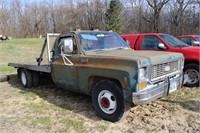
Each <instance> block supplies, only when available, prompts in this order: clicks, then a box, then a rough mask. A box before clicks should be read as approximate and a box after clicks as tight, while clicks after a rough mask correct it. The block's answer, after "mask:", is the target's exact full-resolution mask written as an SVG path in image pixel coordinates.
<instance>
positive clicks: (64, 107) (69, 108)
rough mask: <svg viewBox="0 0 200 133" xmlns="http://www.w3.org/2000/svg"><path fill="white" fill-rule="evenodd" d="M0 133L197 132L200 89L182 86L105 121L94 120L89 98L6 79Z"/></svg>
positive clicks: (2, 88)
mask: <svg viewBox="0 0 200 133" xmlns="http://www.w3.org/2000/svg"><path fill="white" fill-rule="evenodd" d="M0 132H3V133H29V132H31V133H32V132H34V133H36V132H37V133H49V132H56V133H60V132H81V133H84V132H92V133H99V132H105V133H121V132H126V133H146V132H147V133H149V132H155V133H159V132H160V133H173V132H174V133H183V132H188V133H198V132H199V133H200V87H197V88H187V87H184V88H182V89H181V90H177V91H176V92H174V93H172V94H171V95H170V96H169V97H167V98H162V99H159V100H157V101H155V102H152V103H150V104H148V105H142V106H135V107H132V108H131V110H130V112H129V114H128V116H127V117H126V118H125V119H124V120H122V121H119V122H116V123H111V122H108V121H104V120H102V119H101V118H99V117H98V116H96V114H95V112H94V109H93V108H92V105H91V98H90V97H89V96H85V95H82V94H78V93H74V92H70V91H66V90H63V89H60V88H58V87H56V86H55V85H54V84H53V83H52V82H49V80H47V81H43V83H42V85H41V86H39V87H37V88H33V89H24V88H23V87H21V85H20V83H19V81H18V79H17V76H16V75H12V76H11V79H10V80H9V81H8V82H3V83H0Z"/></svg>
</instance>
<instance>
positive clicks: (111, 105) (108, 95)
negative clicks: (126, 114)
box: [98, 90, 117, 114]
mask: <svg viewBox="0 0 200 133" xmlns="http://www.w3.org/2000/svg"><path fill="white" fill-rule="evenodd" d="M98 103H99V107H100V109H101V110H102V111H103V112H104V113H106V114H112V113H114V112H115V110H116V109H117V101H116V98H115V96H114V95H113V94H112V92H110V91H108V90H102V91H101V92H100V93H99V95H98Z"/></svg>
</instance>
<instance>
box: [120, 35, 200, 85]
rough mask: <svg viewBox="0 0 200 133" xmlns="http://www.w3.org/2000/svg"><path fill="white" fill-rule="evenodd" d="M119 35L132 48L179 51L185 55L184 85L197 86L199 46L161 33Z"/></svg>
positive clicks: (199, 57)
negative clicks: (185, 77)
mask: <svg viewBox="0 0 200 133" xmlns="http://www.w3.org/2000/svg"><path fill="white" fill-rule="evenodd" d="M121 37H122V38H123V39H125V40H127V41H129V44H130V47H131V48H132V49H134V50H154V51H165V52H179V53H182V54H183V55H184V57H185V65H184V72H185V73H186V74H187V75H188V80H187V83H186V85H187V86H189V87H195V86H199V84H200V81H199V80H200V74H199V63H200V47H192V46H189V45H187V44H185V43H183V42H182V41H180V40H178V39H176V38H175V37H173V36H171V35H168V34H163V33H145V34H124V35H121Z"/></svg>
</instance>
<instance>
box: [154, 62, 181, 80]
mask: <svg viewBox="0 0 200 133" xmlns="http://www.w3.org/2000/svg"><path fill="white" fill-rule="evenodd" d="M178 68H179V63H178V61H172V62H167V63H164V64H156V65H153V66H152V73H151V79H152V80H154V79H155V78H158V77H162V76H164V75H166V74H170V73H173V72H176V71H178Z"/></svg>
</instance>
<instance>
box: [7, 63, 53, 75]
mask: <svg viewBox="0 0 200 133" xmlns="http://www.w3.org/2000/svg"><path fill="white" fill-rule="evenodd" d="M8 66H12V67H14V68H25V69H28V70H32V71H38V72H46V73H51V66H50V64H49V62H48V61H42V62H41V64H40V65H38V62H26V63H25V62H23V63H9V64H8Z"/></svg>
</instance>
